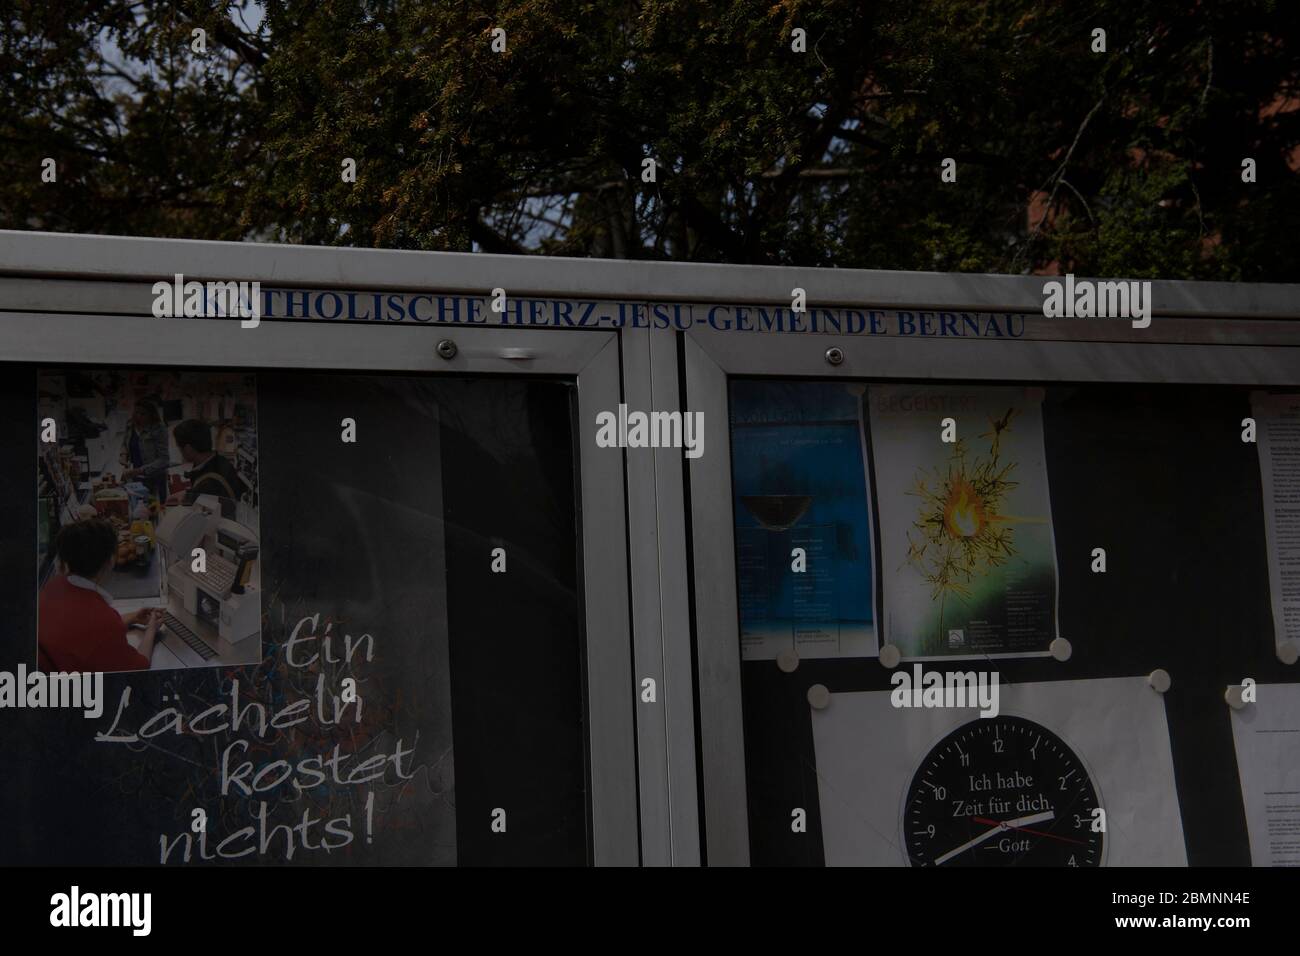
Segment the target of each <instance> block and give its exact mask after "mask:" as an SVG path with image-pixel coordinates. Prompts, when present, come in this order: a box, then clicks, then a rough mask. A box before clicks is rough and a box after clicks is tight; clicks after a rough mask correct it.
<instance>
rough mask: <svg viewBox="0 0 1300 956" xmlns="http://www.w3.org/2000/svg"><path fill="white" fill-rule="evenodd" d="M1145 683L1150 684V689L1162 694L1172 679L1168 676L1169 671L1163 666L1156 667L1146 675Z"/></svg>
mask: <svg viewBox="0 0 1300 956" xmlns="http://www.w3.org/2000/svg"><path fill="white" fill-rule="evenodd" d="M1147 683H1148V684H1150V685H1151V689H1152V690H1154V691H1155V692H1156V693H1157V694H1163V693H1164V692H1165V691H1167V690H1168V689H1169V685H1170V684H1171V683H1173V681H1172V680H1171V679H1170V677H1169V671H1167V670H1165V669H1164V668H1163V667H1157V668H1156V669H1155V670H1153V671H1152V672H1151V673H1150V674H1148V675H1147Z"/></svg>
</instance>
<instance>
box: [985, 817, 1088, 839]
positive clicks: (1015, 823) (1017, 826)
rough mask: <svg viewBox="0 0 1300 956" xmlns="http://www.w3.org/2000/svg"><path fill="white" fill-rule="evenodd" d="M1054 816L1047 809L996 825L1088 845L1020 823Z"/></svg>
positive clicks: (986, 820) (991, 821) (1038, 820)
mask: <svg viewBox="0 0 1300 956" xmlns="http://www.w3.org/2000/svg"><path fill="white" fill-rule="evenodd" d="M1055 817H1056V814H1054V813H1051V812H1050V811H1049V812H1047V813H1039V814H1035V815H1033V816H1028V817H1020V818H1019V819H1016V820H1006V821H1004V822H1003V823H1000V824H998V825H999V826H1001V827H1005V828H1007V829H1008V830H1019V831H1020V832H1021V833H1032V834H1033V835H1034V836H1043V837H1050V838H1051V839H1053V840H1060V841H1062V842H1064V843H1077V844H1078V845H1079V846H1087V845H1088V844H1087V842H1086V841H1084V840H1074V839H1071V838H1070V837H1065V836H1060V835H1058V834H1056V833H1047V832H1045V831H1043V830H1031V829H1029V827H1026V826H1021V825H1020V824H1022V823H1041V822H1043V821H1044V820H1052V819H1055ZM973 819H974V820H975V822H976V823H997V821H996V820H988V819H986V818H984V817H974V818H973Z"/></svg>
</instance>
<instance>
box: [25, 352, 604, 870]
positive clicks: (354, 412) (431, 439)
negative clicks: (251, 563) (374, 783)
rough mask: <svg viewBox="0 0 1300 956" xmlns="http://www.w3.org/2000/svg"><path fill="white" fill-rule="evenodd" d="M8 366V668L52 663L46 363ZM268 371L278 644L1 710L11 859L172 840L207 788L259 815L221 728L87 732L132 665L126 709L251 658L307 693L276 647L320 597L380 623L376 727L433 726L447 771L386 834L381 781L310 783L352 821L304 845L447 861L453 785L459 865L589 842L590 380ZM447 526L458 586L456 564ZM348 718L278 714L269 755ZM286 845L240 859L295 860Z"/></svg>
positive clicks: (265, 688)
mask: <svg viewBox="0 0 1300 956" xmlns="http://www.w3.org/2000/svg"><path fill="white" fill-rule="evenodd" d="M4 371H5V375H4V376H0V528H3V537H0V567H3V569H4V573H3V574H0V625H2V627H3V629H2V630H0V668H3V669H13V668H14V667H16V666H17V664H18V663H19V662H20V661H21V662H26V663H27V664H28V666H34V664H35V644H36V638H35V615H36V611H35V607H36V573H35V560H34V557H35V556H34V555H33V554H32V552H33V550H34V547H35V540H36V527H35V512H34V507H33V504H34V499H33V495H34V476H33V469H34V465H35V458H34V434H35V432H34V431H33V429H34V427H35V415H34V412H35V385H36V382H35V370H34V369H33V368H32V367H30V366H6V367H5V368H4ZM258 390H259V396H258V409H259V416H260V423H259V446H260V457H261V479H262V500H261V534H262V542H263V548H264V554H263V560H264V565H263V592H264V593H263V654H264V660H263V663H262V664H261V665H258V666H255V667H247V668H225V669H210V668H204V669H194V670H187V671H183V672H176V671H173V672H166V673H142V674H135V675H115V676H109V677H108V678H107V679H106V681H105V698H106V708H108V709H109V711H110V713H107V714H106V715H105V717H104V718H101V719H100V720H98V721H88V720H85V719H84V718H82V716H81V715H80V713H76V712H68V711H39V712H36V711H14V710H11V711H4V712H0V769H2V772H3V781H2V782H0V820H3V821H5V823H4V825H3V826H0V862H6V863H50V864H53V863H61V864H70V865H85V864H110V863H128V864H134V863H146V864H147V863H156V862H157V861H158V858H159V836H160V834H168V835H169V836H174V835H176V834H179V833H181V832H183V831H184V830H185V829H187V827H188V822H189V810H190V809H191V808H192V807H193V806H203V807H205V808H206V809H207V810H208V812H209V814H210V819H211V820H212V822H211V824H210V826H211V828H212V833H213V834H214V835H224V834H226V833H230V832H233V831H234V830H236V829H238V828H239V827H241V826H244V825H247V824H248V823H250V822H251V819H250V813H251V807H250V805H249V804H250V801H249V800H247V799H235V798H234V797H233V796H229V797H227V798H225V799H222V798H221V797H220V794H219V792H218V790H219V784H218V780H217V779H216V778H217V777H218V774H217V773H216V771H215V770H214V766H215V759H214V755H213V753H212V750H211V743H210V738H209V743H207V744H206V746H205V745H204V744H203V743H201V742H199V741H198V740H197V739H195V738H192V737H188V736H186V737H179V738H176V737H172V736H171V735H168V736H167V737H165V738H160V739H159V740H158V741H156V742H155V743H154V744H151V745H139V746H136V745H131V746H127V745H118V744H112V745H110V744H103V743H99V744H96V743H94V742H93V741H92V739H91V738H92V737H93V735H94V733H95V731H96V730H101V729H106V728H107V726H108V721H109V720H110V719H111V710H112V708H114V707H115V705H116V702H117V701H118V698H119V695H120V692H121V689H122V688H123V687H125V686H128V685H129V686H130V687H131V689H132V703H131V709H132V710H136V709H138V710H139V711H140V713H141V715H142V716H143V715H147V714H152V713H155V712H157V711H158V710H160V709H162V708H163V707H165V706H167V705H166V703H165V702H164V700H163V698H164V696H166V697H168V698H169V699H175V698H176V697H179V699H180V700H181V701H182V710H183V711H184V712H185V713H187V714H189V715H193V714H194V713H196V712H197V711H198V710H199V709H200V708H201V706H203V705H204V704H205V703H206V702H209V701H217V700H221V699H223V696H222V695H228V693H229V688H230V685H231V682H232V681H233V680H236V679H237V680H239V681H240V682H241V686H242V687H244V688H248V689H249V690H250V691H252V692H253V696H256V697H257V698H258V699H261V700H263V701H265V702H267V703H268V704H269V705H271V706H276V705H283V703H284V702H286V700H287V699H298V698H301V697H302V696H304V688H303V687H302V686H299V685H300V684H301V680H299V678H301V676H302V675H300V674H296V673H293V671H294V670H295V669H286V668H285V667H284V666H282V664H281V663H279V662H282V660H283V653H282V650H283V645H284V643H285V642H286V641H287V639H288V637H289V633H290V631H291V629H292V626H293V624H294V622H296V621H297V620H298V619H299V618H300V617H301V616H303V615H304V614H310V613H313V612H315V611H321V612H323V616H325V617H330V618H332V619H334V620H336V621H337V622H338V623H337V626H336V627H337V629H343V630H346V631H347V632H349V633H354V634H355V633H361V632H370V633H373V634H374V635H375V640H376V656H375V660H374V661H373V662H371V663H369V664H363V665H360V667H359V668H358V677H359V678H364V680H363V681H361V686H362V688H363V689H364V698H363V699H364V701H365V714H366V723H367V726H368V729H372V730H376V731H377V732H378V736H377V738H376V739H380V740H383V741H384V742H390V741H389V737H395V736H401V737H403V738H404V741H405V743H406V745H407V746H410V745H411V744H412V742H413V741H414V740H415V737H416V734H420V738H419V741H420V742H419V743H418V744H416V756H415V758H414V762H415V764H416V765H419V766H422V767H425V768H427V770H428V772H424V773H421V774H420V776H419V778H418V779H417V781H416V782H415V784H414V785H413V786H412V787H411V788H410V789H409V790H407V791H406V792H404V794H403V796H402V798H401V799H400V800H398V801H397V802H396V803H395V804H392V805H390V806H388V807H386V808H384V809H383V810H382V812H381V810H378V809H377V811H376V817H377V819H376V823H375V828H374V831H373V840H372V842H366V841H365V840H364V836H363V833H364V831H363V830H362V829H361V827H360V826H359V823H360V820H361V816H362V812H363V810H362V807H361V805H360V801H361V799H363V797H362V795H363V794H364V793H365V788H364V787H342V788H334V789H332V790H328V792H325V793H321V794H314V795H313V801H312V803H313V805H314V806H317V808H318V810H319V811H321V812H324V811H326V810H328V811H329V813H328V814H326V818H328V817H329V816H332V815H336V814H342V813H351V814H352V819H353V828H354V831H355V832H356V833H357V838H356V839H355V840H354V842H353V843H352V844H351V845H350V846H348V847H345V848H343V849H342V850H338V851H334V852H331V853H329V854H325V853H324V852H321V851H313V852H305V851H303V850H301V849H299V850H297V851H296V852H295V855H294V858H293V860H292V862H293V863H295V864H299V863H302V864H307V865H313V864H330V865H338V864H341V863H342V864H346V863H417V862H428V861H429V860H430V859H431V855H436V854H437V852H438V849H437V846H435V845H434V844H435V842H436V841H437V839H438V832H437V828H436V827H435V826H434V821H435V820H436V819H438V816H439V814H440V813H444V812H445V810H446V808H447V806H449V805H451V804H453V803H454V806H455V814H456V824H455V842H456V844H457V854H456V859H457V861H458V862H459V863H460V864H462V865H481V864H488V863H499V862H510V863H517V864H556V863H561V864H563V863H583V862H585V861H586V860H587V858H588V849H587V842H588V841H587V830H588V827H587V820H586V793H587V782H586V771H585V732H584V731H585V728H584V725H583V700H582V690H581V686H582V685H581V681H582V660H583V655H582V633H581V613H580V606H579V596H578V590H577V584H576V582H577V574H578V571H577V562H578V554H577V527H576V507H575V490H574V485H573V481H574V470H573V461H574V456H573V438H572V388H571V386H570V385H568V384H567V383H562V382H547V381H523V380H519V379H494V380H490V381H489V380H468V379H466V380H459V379H458V380H446V379H444V380H432V379H417V378H412V377H400V376H353V375H342V374H332V373H331V374H297V373H294V374H285V373H277V372H263V373H259V375H258ZM343 417H352V418H355V419H357V422H358V434H359V441H358V443H357V444H356V445H344V444H342V443H341V442H340V441H339V431H340V424H339V423H340V420H341V419H342V418H343ZM439 443H440V445H441V447H440V448H437V446H438V444H439ZM435 448H437V451H438V454H439V456H440V458H441V463H442V475H441V479H440V477H439V474H438V471H437V469H436V468H435V467H434V462H435V454H434V452H435ZM440 480H441V482H442V484H441V492H442V499H443V509H442V512H441V513H435V509H434V508H433V507H432V501H433V500H434V497H436V496H432V497H431V495H430V493H429V489H430V488H436V487H437V485H436V483H437V482H439V481H440ZM440 525H441V528H439V526H440ZM439 531H440V532H441V534H442V535H443V537H444V539H445V548H446V555H445V564H446V581H445V587H444V585H443V584H442V583H440V582H438V581H437V577H438V576H439V575H441V574H442V573H443V568H442V565H443V561H442V560H440V556H439V555H438V554H437V553H436V548H435V544H436V541H437V539H438V536H439ZM498 545H499V546H501V547H505V548H506V549H507V553H508V569H509V570H508V573H507V574H505V575H491V574H486V573H484V572H486V571H487V569H488V566H489V554H488V552H489V551H490V549H491V547H494V546H498ZM444 594H445V597H444V596H443V595H444ZM443 613H445V614H446V615H447V621H448V626H449V628H450V648H449V657H450V667H451V702H450V704H451V706H450V710H451V718H452V720H451V723H452V739H453V741H454V764H455V790H454V792H453V791H449V790H447V788H446V787H445V785H444V784H445V782H446V781H444V780H442V779H441V778H440V776H439V773H438V770H439V768H440V767H441V766H442V765H441V764H440V762H439V761H440V759H441V758H442V757H443V754H442V753H441V752H439V750H438V748H436V747H435V746H434V745H433V744H434V741H435V739H436V737H437V735H438V734H439V733H440V732H441V731H444V730H445V727H443V726H442V723H443V718H442V717H441V716H439V714H440V712H442V711H445V709H446V703H447V702H446V700H445V699H444V700H441V701H440V700H437V699H436V697H435V695H433V694H431V693H430V692H429V689H428V688H429V686H430V683H431V676H432V674H433V673H434V670H433V669H434V668H437V667H438V666H440V662H439V661H438V660H437V657H438V655H437V654H436V653H434V651H433V648H432V646H431V643H430V641H429V639H428V634H429V622H431V621H434V620H435V619H436V616H437V615H441V614H443ZM349 624H351V625H355V626H354V627H348V626H347V625H349ZM336 649H337V647H336ZM286 670H287V671H289V672H288V673H286ZM245 699H247V698H245ZM137 725H138V723H137ZM385 730H389V731H391V734H389V735H388V736H385V735H384V733H383V732H384V731H385ZM348 733H349V730H348V728H335V729H333V731H332V733H330V734H325V735H323V736H322V735H320V734H318V735H317V736H316V737H315V738H314V739H305V738H304V737H302V736H289V735H281V737H282V739H280V740H279V741H278V742H276V743H275V744H274V745H273V746H274V747H276V748H278V750H272V751H270V752H265V753H263V754H260V755H258V756H257V757H256V758H255V759H260V760H266V759H273V758H274V757H275V756H283V757H285V758H286V759H290V760H297V759H301V757H303V756H305V755H309V754H313V753H318V752H322V751H328V749H329V747H330V746H332V744H333V743H334V742H344V743H345V744H346V736H347V734H348ZM164 746H165V748H166V749H165V750H164V749H163V748H164ZM345 749H346V746H345ZM498 806H500V807H504V808H505V809H506V810H507V814H508V817H507V820H508V827H507V832H506V833H505V834H492V833H491V831H490V829H489V826H490V822H491V820H490V813H491V810H492V808H494V807H498ZM301 812H302V806H301V805H295V804H293V803H292V802H290V801H286V802H285V803H284V804H283V805H282V806H279V807H277V808H276V809H275V814H276V815H274V816H273V817H272V822H273V823H285V824H289V825H292V824H293V823H295V822H296V821H297V820H298V819H299V818H300V816H301ZM443 818H444V819H445V815H444V817H443ZM319 831H320V827H319V826H317V828H316V831H315V832H316V835H317V837H319ZM277 846H279V844H273V849H272V851H271V852H270V853H269V854H266V855H258V856H253V857H251V858H245V860H244V861H243V862H249V863H252V862H260V863H276V862H282V861H283V857H284V854H283V853H282V852H277V850H276V849H274V847H277ZM196 856H197V850H196Z"/></svg>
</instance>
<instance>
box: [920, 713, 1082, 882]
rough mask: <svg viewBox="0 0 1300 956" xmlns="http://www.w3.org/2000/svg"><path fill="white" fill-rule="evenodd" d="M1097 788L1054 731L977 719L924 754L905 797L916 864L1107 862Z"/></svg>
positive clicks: (1005, 719)
mask: <svg viewBox="0 0 1300 956" xmlns="http://www.w3.org/2000/svg"><path fill="white" fill-rule="evenodd" d="M1097 807H1098V802H1097V788H1096V786H1095V785H1094V784H1093V782H1092V780H1091V779H1090V778H1089V776H1088V771H1087V768H1085V767H1084V765H1083V761H1081V760H1080V759H1079V758H1078V756H1076V755H1075V753H1074V752H1073V751H1071V750H1070V748H1069V747H1067V746H1066V745H1065V744H1064V743H1063V742H1062V741H1061V738H1059V737H1057V736H1056V735H1055V734H1054V733H1052V732H1051V731H1050V730H1048V729H1047V728H1046V727H1043V726H1041V725H1040V724H1036V723H1034V722H1033V721H1032V720H1026V719H1024V718H1023V717H1012V716H1000V717H988V718H979V719H977V720H972V721H971V722H970V723H969V724H966V725H964V726H962V727H958V728H957V729H956V730H954V731H953V732H952V733H950V734H949V735H948V736H947V737H945V738H944V739H943V740H941V741H939V742H938V743H937V744H935V746H934V747H933V748H932V749H931V750H930V752H929V753H928V754H926V756H925V759H924V760H923V761H921V765H920V767H919V768H918V769H917V771H916V775H915V776H914V777H913V778H912V785H911V786H910V787H909V788H908V790H907V797H906V799H905V800H904V802H903V838H904V842H905V845H906V847H907V855H908V858H909V859H910V860H911V862H912V865H913V866H1100V865H1101V859H1102V850H1103V847H1104V840H1105V837H1106V834H1105V833H1103V832H1099V831H1094V830H1093V810H1095V809H1097Z"/></svg>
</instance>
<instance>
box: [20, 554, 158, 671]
mask: <svg viewBox="0 0 1300 956" xmlns="http://www.w3.org/2000/svg"><path fill="white" fill-rule="evenodd" d="M36 620H37V634H38V639H39V641H40V648H41V653H42V654H43V656H44V657H46V658H48V659H49V661H50V663H51V664H52V665H53V668H54V670H56V671H80V672H83V673H85V672H94V671H141V670H148V669H149V661H148V660H147V659H146V658H145V657H144V655H143V654H140V653H139V652H138V651H136V650H135V649H134V648H133V647H131V645H130V644H128V643H127V641H126V622H125V621H123V620H122V615H120V614H118V613H117V611H115V610H113V608H112V607H110V606H109V604H108V602H107V601H105V600H104V599H103V597H101V596H100V594H99V593H98V592H97V591H91V590H89V589H87V588H79V587H77V586H76V585H75V584H71V583H69V581H68V579H67V577H66V576H65V575H62V574H60V575H57V576H55V577H53V578H50V580H49V581H48V582H46V585H45V587H43V588H42V589H41V600H40V607H39V610H38V615H37V619H36Z"/></svg>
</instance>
